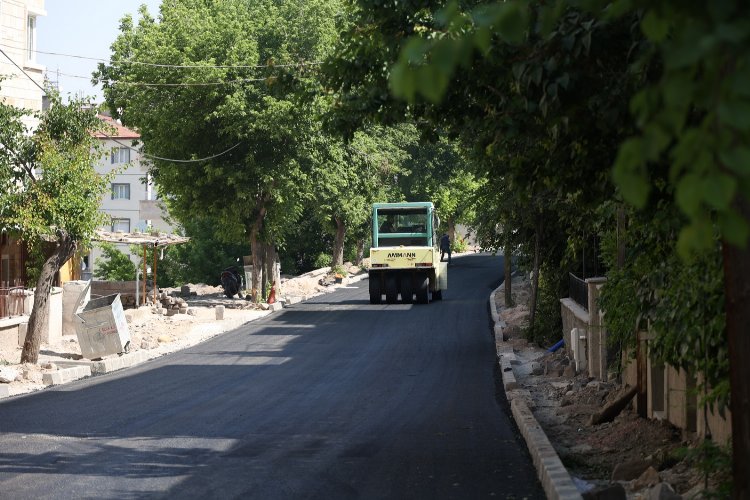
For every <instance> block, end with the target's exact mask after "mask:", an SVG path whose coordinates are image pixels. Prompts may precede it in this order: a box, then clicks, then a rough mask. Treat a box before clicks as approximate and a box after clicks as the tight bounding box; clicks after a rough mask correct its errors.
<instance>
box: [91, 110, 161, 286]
mask: <svg viewBox="0 0 750 500" xmlns="http://www.w3.org/2000/svg"><path fill="white" fill-rule="evenodd" d="M99 118H100V119H101V120H102V121H104V122H105V123H106V124H107V126H108V127H107V130H105V132H104V133H97V134H96V137H97V138H98V139H99V140H100V141H101V144H102V147H103V151H105V154H104V155H103V156H102V158H101V160H100V161H99V163H98V164H97V165H96V171H97V173H99V174H101V175H106V174H110V173H112V172H114V176H113V178H112V180H111V181H110V182H111V184H110V189H109V190H108V191H107V192H106V193H105V195H104V196H103V197H102V201H101V205H100V210H101V211H102V212H104V213H106V214H107V215H108V216H109V222H108V225H106V226H103V227H102V228H101V229H104V230H106V231H113V232H117V231H122V232H123V233H135V232H147V231H154V230H155V231H160V232H167V233H168V232H172V229H173V228H172V226H171V225H170V224H169V223H168V222H167V220H166V209H165V207H164V205H163V203H162V202H161V201H160V200H159V199H158V195H157V190H156V187H155V186H154V185H153V183H152V182H151V177H150V176H149V173H148V163H147V160H146V159H145V158H143V157H142V156H141V154H140V152H139V150H138V148H137V147H134V146H133V141H136V140H139V139H140V135H139V134H138V133H137V132H135V131H133V130H130V129H129V128H127V127H124V126H122V125H121V124H120V123H118V122H117V121H115V120H113V119H112V118H111V117H109V116H104V115H99ZM117 248H118V249H119V250H120V251H121V252H123V253H126V254H128V255H130V258H131V260H133V262H137V261H138V260H137V259H138V256H136V255H132V254H131V253H130V251H129V248H128V246H127V245H117ZM101 257H102V251H101V249H100V248H97V247H94V249H93V250H92V251H91V253H90V254H89V255H88V257H86V258H84V266H85V269H83V272H82V277H83V278H84V279H88V278H90V277H91V276H92V275H93V273H94V272H96V259H98V258H101Z"/></svg>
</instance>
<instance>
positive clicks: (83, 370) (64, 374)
mask: <svg viewBox="0 0 750 500" xmlns="http://www.w3.org/2000/svg"><path fill="white" fill-rule="evenodd" d="M90 376H91V368H90V367H88V366H72V367H69V368H63V369H61V370H57V371H54V372H50V373H45V374H43V375H42V383H43V384H44V385H60V384H64V383H66V382H72V381H73V380H78V379H81V378H84V377H90Z"/></svg>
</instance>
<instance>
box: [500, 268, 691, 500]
mask: <svg viewBox="0 0 750 500" xmlns="http://www.w3.org/2000/svg"><path fill="white" fill-rule="evenodd" d="M512 293H513V299H514V303H515V304H516V306H515V307H512V308H507V309H506V308H505V306H504V295H503V293H502V292H501V291H500V292H499V293H497V294H496V296H495V300H496V305H497V308H498V311H501V313H500V314H501V317H502V318H503V319H504V320H505V322H506V323H507V324H508V328H506V329H505V332H506V333H509V338H508V340H507V342H503V340H502V339H498V340H497V343H498V347H500V346H501V345H502V344H506V345H507V344H508V343H509V344H510V345H511V346H512V347H513V351H514V354H515V355H516V358H517V361H516V362H514V366H513V372H514V375H515V376H516V380H517V381H518V382H519V383H520V384H521V385H522V386H523V388H524V389H526V390H528V391H529V393H530V401H529V403H530V407H531V409H532V411H533V413H534V416H535V417H536V419H537V421H538V422H539V424H540V425H541V426H542V428H543V429H544V431H545V433H546V435H547V436H548V438H549V439H550V441H551V443H552V445H553V446H554V448H555V450H556V451H557V454H558V455H559V456H560V459H561V460H562V461H563V464H565V467H566V468H567V469H568V471H569V472H570V474H571V476H573V477H574V481H575V482H576V483H577V485H578V486H579V489H580V490H582V491H586V490H590V491H593V490H595V489H598V488H604V487H612V485H615V484H619V485H621V486H623V487H624V490H625V492H626V494H627V497H628V498H649V494H653V493H654V490H655V488H656V486H655V485H656V483H668V484H669V487H671V489H673V490H674V491H676V492H677V493H678V494H680V495H683V496H684V497H686V498H696V497H699V496H700V491H701V490H702V481H703V477H702V476H701V475H700V473H699V472H698V471H697V470H695V469H694V468H692V467H691V466H690V465H689V464H688V463H687V462H685V461H683V460H681V459H680V458H678V456H680V455H679V453H678V449H680V448H683V449H684V448H686V447H690V446H694V445H695V440H694V438H693V437H692V436H688V435H686V434H685V433H683V432H682V431H681V430H680V429H677V428H675V427H674V426H672V425H671V424H670V423H668V422H666V421H657V420H648V419H644V418H641V417H639V416H638V415H637V414H636V412H635V411H634V409H633V406H632V402H631V403H629V404H628V405H627V407H626V408H625V410H623V411H622V412H621V413H620V414H619V415H618V416H617V417H616V418H615V419H614V421H612V422H609V423H603V424H600V425H592V424H591V416H592V415H593V414H594V413H597V412H600V411H601V410H602V408H604V407H605V406H606V405H608V404H609V403H611V402H612V401H614V400H615V399H617V398H618V397H619V396H621V395H623V394H624V393H625V392H627V389H629V388H626V387H623V386H622V385H621V384H620V383H619V382H618V381H607V382H603V381H597V380H594V379H593V378H590V377H588V374H587V373H585V372H584V373H580V374H577V375H576V374H575V371H574V370H573V367H572V366H570V365H571V362H572V360H570V359H568V355H567V354H566V352H565V350H563V349H560V350H558V351H556V352H555V353H550V352H548V351H547V350H545V349H543V348H540V347H538V346H534V345H530V344H529V343H528V342H527V341H526V340H525V339H524V338H523V329H524V327H525V326H526V325H527V320H528V307H527V303H528V297H529V295H530V283H529V281H528V280H527V279H523V278H522V277H518V278H515V279H514V280H513V292H512ZM627 464H633V467H634V468H635V469H638V468H640V467H643V469H645V470H646V471H648V472H647V473H644V474H641V473H640V472H638V473H632V472H631V473H630V474H631V477H628V479H627V480H625V479H620V480H619V481H618V480H614V479H613V475H614V473H615V470H616V469H618V466H619V469H618V473H617V474H616V475H617V476H620V475H621V474H623V471H624V469H625V465H627ZM647 467H651V468H652V469H647ZM658 487H659V488H666V486H665V485H661V486H658Z"/></svg>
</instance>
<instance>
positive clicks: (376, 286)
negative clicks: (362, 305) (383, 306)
mask: <svg viewBox="0 0 750 500" xmlns="http://www.w3.org/2000/svg"><path fill="white" fill-rule="evenodd" d="M369 281H370V304H380V302H381V301H382V299H383V297H382V295H383V291H382V290H381V289H380V276H379V275H372V276H370V280H369Z"/></svg>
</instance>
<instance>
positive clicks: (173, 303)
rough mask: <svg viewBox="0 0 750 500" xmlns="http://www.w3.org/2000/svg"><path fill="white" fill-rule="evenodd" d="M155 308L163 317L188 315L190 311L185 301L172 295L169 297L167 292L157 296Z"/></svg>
mask: <svg viewBox="0 0 750 500" xmlns="http://www.w3.org/2000/svg"><path fill="white" fill-rule="evenodd" d="M188 296H189V295H188ZM159 306H161V307H159ZM157 308H158V309H160V312H161V314H162V315H164V316H174V315H175V314H178V313H179V314H189V311H190V309H189V308H188V304H187V302H185V299H183V298H182V297H174V296H172V295H169V294H168V293H167V292H161V293H160V294H159V303H158V304H157Z"/></svg>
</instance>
